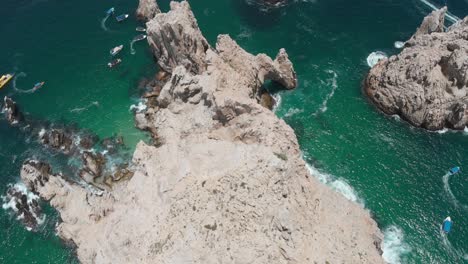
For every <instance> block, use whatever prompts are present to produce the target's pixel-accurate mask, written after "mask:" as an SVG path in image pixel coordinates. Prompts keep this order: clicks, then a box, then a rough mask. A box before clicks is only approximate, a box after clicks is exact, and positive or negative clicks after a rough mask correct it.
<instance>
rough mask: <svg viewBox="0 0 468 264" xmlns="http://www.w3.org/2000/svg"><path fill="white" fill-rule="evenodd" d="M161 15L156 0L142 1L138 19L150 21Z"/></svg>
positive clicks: (137, 11)
mask: <svg viewBox="0 0 468 264" xmlns="http://www.w3.org/2000/svg"><path fill="white" fill-rule="evenodd" d="M159 13H161V10H160V9H159V6H158V4H157V3H156V0H140V1H139V3H138V8H137V10H136V17H137V19H139V20H142V21H149V20H151V19H153V18H154V16H156V14H159Z"/></svg>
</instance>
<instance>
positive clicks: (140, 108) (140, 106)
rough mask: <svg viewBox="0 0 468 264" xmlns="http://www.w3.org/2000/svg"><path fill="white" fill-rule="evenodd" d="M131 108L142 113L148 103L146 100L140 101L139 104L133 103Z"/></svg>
mask: <svg viewBox="0 0 468 264" xmlns="http://www.w3.org/2000/svg"><path fill="white" fill-rule="evenodd" d="M129 110H130V111H135V112H136V113H141V112H143V111H145V110H146V103H145V102H144V101H140V102H138V104H132V105H131V106H130V109H129Z"/></svg>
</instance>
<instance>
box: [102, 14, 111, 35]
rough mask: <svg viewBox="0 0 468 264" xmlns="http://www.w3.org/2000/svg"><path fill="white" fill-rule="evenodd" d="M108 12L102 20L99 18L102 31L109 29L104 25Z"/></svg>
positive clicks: (108, 15)
mask: <svg viewBox="0 0 468 264" xmlns="http://www.w3.org/2000/svg"><path fill="white" fill-rule="evenodd" d="M110 16H111V15H110V14H107V15H106V16H105V17H104V18H103V19H102V20H101V28H102V29H104V31H109V29H108V28H107V26H106V22H107V19H108V18H109V17H110Z"/></svg>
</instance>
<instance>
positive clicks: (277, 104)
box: [271, 93, 282, 113]
mask: <svg viewBox="0 0 468 264" xmlns="http://www.w3.org/2000/svg"><path fill="white" fill-rule="evenodd" d="M271 96H272V97H273V99H275V105H274V106H273V110H272V111H273V113H274V112H276V110H278V108H279V107H280V106H281V100H282V98H281V95H280V94H279V93H275V94H272V95H271Z"/></svg>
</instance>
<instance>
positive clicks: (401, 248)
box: [382, 225, 411, 264]
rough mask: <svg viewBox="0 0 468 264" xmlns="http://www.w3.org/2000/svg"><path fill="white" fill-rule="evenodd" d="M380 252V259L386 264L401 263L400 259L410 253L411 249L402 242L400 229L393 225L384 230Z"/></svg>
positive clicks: (402, 237) (402, 235) (402, 236)
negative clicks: (381, 252) (386, 263)
mask: <svg viewBox="0 0 468 264" xmlns="http://www.w3.org/2000/svg"><path fill="white" fill-rule="evenodd" d="M382 251H383V254H382V257H383V259H384V260H385V261H386V262H388V263H390V264H400V263H402V262H401V257H402V256H403V255H405V254H408V253H409V252H411V247H410V246H409V245H408V244H406V243H405V242H404V234H403V230H401V228H399V227H398V226H395V225H391V226H389V227H387V228H385V230H384V240H383V242H382Z"/></svg>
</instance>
